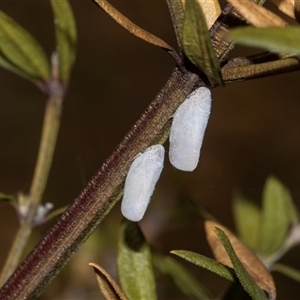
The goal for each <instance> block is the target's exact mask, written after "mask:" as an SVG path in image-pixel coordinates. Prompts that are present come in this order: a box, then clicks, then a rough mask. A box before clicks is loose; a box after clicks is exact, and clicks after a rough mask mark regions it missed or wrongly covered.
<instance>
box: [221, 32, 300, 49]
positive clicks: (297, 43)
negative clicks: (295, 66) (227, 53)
mask: <svg viewBox="0 0 300 300" xmlns="http://www.w3.org/2000/svg"><path fill="white" fill-rule="evenodd" d="M226 36H227V38H229V39H231V40H234V41H236V42H237V43H240V44H242V45H246V46H252V47H258V48H264V49H267V50H270V51H280V52H289V53H291V54H298V55H299V54H300V27H296V26H294V27H293V26H290V27H286V28H274V27H272V28H254V27H251V26H247V27H241V28H236V29H232V30H230V31H229V33H228V34H227V35H226Z"/></svg>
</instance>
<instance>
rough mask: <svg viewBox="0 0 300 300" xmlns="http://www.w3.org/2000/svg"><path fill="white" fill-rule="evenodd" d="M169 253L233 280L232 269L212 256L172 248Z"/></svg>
mask: <svg viewBox="0 0 300 300" xmlns="http://www.w3.org/2000/svg"><path fill="white" fill-rule="evenodd" d="M171 253H172V254H175V255H177V256H179V257H181V258H183V259H185V260H186V261H188V262H190V263H192V264H194V265H196V266H199V267H201V268H203V269H206V270H208V271H210V272H213V273H215V274H217V275H219V276H221V277H223V278H225V279H227V280H230V281H233V282H234V281H235V276H234V272H233V270H232V269H230V268H229V267H227V266H224V265H223V264H221V263H219V262H217V261H216V260H214V259H212V258H209V257H206V256H203V255H201V254H198V253H195V252H192V251H187V250H172V251H171Z"/></svg>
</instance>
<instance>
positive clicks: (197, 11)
mask: <svg viewBox="0 0 300 300" xmlns="http://www.w3.org/2000/svg"><path fill="white" fill-rule="evenodd" d="M182 45H183V50H184V53H185V55H186V56H187V57H188V59H189V60H190V61H191V62H192V63H193V64H194V65H196V66H197V67H198V68H199V69H200V70H201V71H203V72H204V73H205V74H206V76H207V77H208V78H209V80H210V81H212V83H217V84H219V85H223V80H222V75H221V69H220V65H219V62H218V59H217V57H216V54H215V51H214V49H213V46H212V43H211V39H210V35H209V31H208V28H207V25H206V21H205V17H204V14H203V11H202V8H201V6H200V4H199V3H198V2H197V1H196V0H189V1H186V4H185V14H184V21H183V32H182Z"/></svg>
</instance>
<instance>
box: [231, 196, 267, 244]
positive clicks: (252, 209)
mask: <svg viewBox="0 0 300 300" xmlns="http://www.w3.org/2000/svg"><path fill="white" fill-rule="evenodd" d="M233 216H234V219H235V224H236V227H237V231H238V234H239V236H240V238H241V239H242V240H243V241H244V242H245V243H246V244H247V245H249V246H250V247H251V248H252V249H256V248H257V239H258V232H259V230H260V227H259V226H260V218H261V212H260V209H259V207H258V206H257V205H256V204H255V203H254V202H253V201H251V200H250V199H248V198H246V197H245V196H244V195H242V194H241V193H237V194H235V196H234V202H233Z"/></svg>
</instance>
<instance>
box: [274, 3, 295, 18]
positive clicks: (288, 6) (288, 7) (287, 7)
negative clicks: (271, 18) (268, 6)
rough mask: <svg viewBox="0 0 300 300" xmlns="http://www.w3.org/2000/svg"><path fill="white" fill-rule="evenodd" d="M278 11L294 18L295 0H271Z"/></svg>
mask: <svg viewBox="0 0 300 300" xmlns="http://www.w3.org/2000/svg"><path fill="white" fill-rule="evenodd" d="M271 2H273V3H274V4H275V5H276V6H277V7H278V9H279V10H280V11H282V12H283V13H285V14H286V15H288V16H290V17H291V18H294V19H295V0H271Z"/></svg>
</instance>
